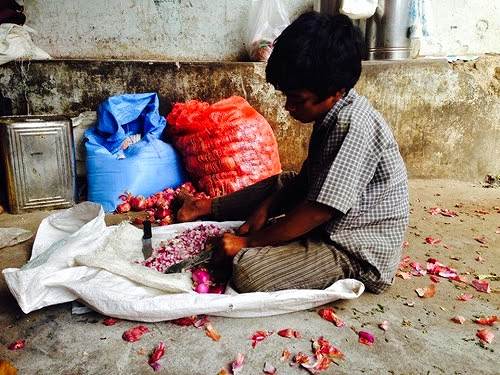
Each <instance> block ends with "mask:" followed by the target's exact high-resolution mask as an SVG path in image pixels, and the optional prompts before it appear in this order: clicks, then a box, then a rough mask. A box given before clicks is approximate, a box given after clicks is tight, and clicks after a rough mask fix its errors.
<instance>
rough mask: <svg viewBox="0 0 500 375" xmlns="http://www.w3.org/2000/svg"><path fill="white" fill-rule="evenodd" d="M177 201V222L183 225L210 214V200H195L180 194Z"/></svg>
mask: <svg viewBox="0 0 500 375" xmlns="http://www.w3.org/2000/svg"><path fill="white" fill-rule="evenodd" d="M177 199H178V200H179V203H178V204H179V206H180V208H179V210H178V211H177V221H178V222H181V223H184V222H187V221H194V220H196V219H199V218H200V217H202V216H207V215H210V214H211V213H212V200H211V199H196V198H193V197H192V196H191V195H189V194H187V193H184V192H181V193H180V194H179V195H178V196H177Z"/></svg>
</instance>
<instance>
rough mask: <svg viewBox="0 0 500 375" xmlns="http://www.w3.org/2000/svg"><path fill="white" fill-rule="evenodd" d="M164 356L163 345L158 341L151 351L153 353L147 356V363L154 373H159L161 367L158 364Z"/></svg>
mask: <svg viewBox="0 0 500 375" xmlns="http://www.w3.org/2000/svg"><path fill="white" fill-rule="evenodd" d="M164 354H165V344H164V343H163V342H162V341H160V343H159V344H158V345H157V346H156V347H155V348H154V349H153V352H152V353H151V355H150V356H149V360H148V363H149V365H150V366H151V367H152V368H153V370H154V371H159V370H160V369H161V365H160V364H159V363H158V361H159V360H160V358H161V357H163V355H164Z"/></svg>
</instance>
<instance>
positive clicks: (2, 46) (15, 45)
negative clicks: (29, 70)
mask: <svg viewBox="0 0 500 375" xmlns="http://www.w3.org/2000/svg"><path fill="white" fill-rule="evenodd" d="M33 34H36V31H35V30H33V29H32V28H31V27H28V26H26V25H22V26H20V25H16V24H15V23H3V24H1V25H0V65H2V64H6V63H8V62H9V61H12V60H17V59H22V60H48V59H51V57H50V55H49V54H48V53H47V52H45V51H44V50H42V49H41V48H39V47H37V46H36V45H35V43H33V40H32V39H31V35H33Z"/></svg>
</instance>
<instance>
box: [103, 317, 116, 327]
mask: <svg viewBox="0 0 500 375" xmlns="http://www.w3.org/2000/svg"><path fill="white" fill-rule="evenodd" d="M118 321H119V320H118V319H115V318H106V319H104V320H103V321H102V324H104V325H105V326H114V325H115V324H116V323H118Z"/></svg>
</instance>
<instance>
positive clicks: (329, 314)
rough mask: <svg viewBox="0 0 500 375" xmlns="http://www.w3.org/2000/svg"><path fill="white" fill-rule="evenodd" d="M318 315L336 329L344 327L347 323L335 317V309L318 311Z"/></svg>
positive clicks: (329, 308)
mask: <svg viewBox="0 0 500 375" xmlns="http://www.w3.org/2000/svg"><path fill="white" fill-rule="evenodd" d="M318 314H319V315H320V316H321V317H322V318H323V319H325V320H328V321H329V322H332V323H333V324H335V326H336V327H343V326H345V323H344V321H343V320H342V319H340V318H339V317H338V316H337V315H335V309H333V308H332V307H328V308H325V309H321V310H319V311H318Z"/></svg>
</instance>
